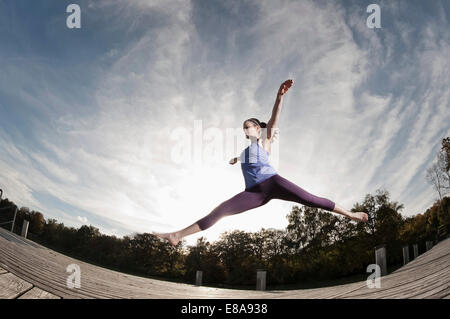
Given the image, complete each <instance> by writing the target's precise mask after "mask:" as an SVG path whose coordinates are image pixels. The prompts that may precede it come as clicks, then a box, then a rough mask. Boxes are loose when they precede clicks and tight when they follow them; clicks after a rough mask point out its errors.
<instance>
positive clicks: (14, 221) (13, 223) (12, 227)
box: [11, 207, 17, 233]
mask: <svg viewBox="0 0 450 319" xmlns="http://www.w3.org/2000/svg"><path fill="white" fill-rule="evenodd" d="M16 215H17V207H16V209H15V210H14V218H13V222H12V225H11V233H13V232H14V225H15V224H16Z"/></svg>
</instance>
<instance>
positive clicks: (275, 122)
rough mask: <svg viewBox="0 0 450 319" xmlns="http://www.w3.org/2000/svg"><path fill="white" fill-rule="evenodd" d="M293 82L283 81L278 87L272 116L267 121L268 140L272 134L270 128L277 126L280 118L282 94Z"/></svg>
mask: <svg viewBox="0 0 450 319" xmlns="http://www.w3.org/2000/svg"><path fill="white" fill-rule="evenodd" d="M293 84H294V81H293V80H287V81H284V82H283V83H282V84H281V86H280V88H279V89H278V93H277V98H276V100H275V105H274V106H273V110H272V116H271V117H270V120H269V122H267V139H268V140H270V139H271V138H272V136H273V134H272V128H275V127H277V125H278V119H279V118H280V112H281V107H282V106H283V95H284V94H285V93H286V92H287V91H288V90H289V88H290V87H291V86H292V85H293Z"/></svg>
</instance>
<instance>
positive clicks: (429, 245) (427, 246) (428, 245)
mask: <svg viewBox="0 0 450 319" xmlns="http://www.w3.org/2000/svg"><path fill="white" fill-rule="evenodd" d="M425 246H426V248H427V251H429V250H430V249H431V248H432V247H433V242H432V241H427V242H425Z"/></svg>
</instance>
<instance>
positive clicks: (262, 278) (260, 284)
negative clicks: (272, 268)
mask: <svg viewBox="0 0 450 319" xmlns="http://www.w3.org/2000/svg"><path fill="white" fill-rule="evenodd" d="M266 273H267V272H266V271H264V270H262V269H257V270H256V290H266Z"/></svg>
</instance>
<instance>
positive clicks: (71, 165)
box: [0, 0, 450, 243]
mask: <svg viewBox="0 0 450 319" xmlns="http://www.w3.org/2000/svg"><path fill="white" fill-rule="evenodd" d="M398 3H400V4H398ZM402 3H403V2H401V1H400V2H396V3H392V2H391V1H387V2H381V7H382V10H384V11H383V15H382V17H383V23H382V28H381V29H379V30H372V29H369V28H367V26H366V25H365V20H366V17H367V13H366V12H365V7H363V6H361V5H360V4H359V3H358V2H336V3H318V2H315V1H282V3H281V4H280V3H277V2H273V1H242V2H233V3H231V2H223V1H222V2H221V1H208V2H203V1H191V2H188V1H171V2H170V5H167V3H166V2H165V1H151V2H149V1H132V2H130V1H122V0H117V1H87V2H85V3H84V4H87V5H86V6H84V4H83V3H82V4H81V7H82V9H83V8H84V9H83V10H85V12H87V13H86V15H85V19H86V21H85V23H83V28H82V30H80V31H81V32H80V33H79V34H78V35H75V33H67V30H65V29H64V28H61V30H58V29H55V30H56V31H54V32H55V33H52V34H51V35H52V36H56V33H58V34H59V35H60V36H61V37H64V39H65V40H64V41H65V42H64V44H63V45H64V48H65V47H67V46H71V45H73V44H71V43H70V39H72V40H75V39H76V41H78V42H77V43H78V45H79V46H80V47H79V50H82V49H83V48H84V45H85V46H86V47H88V44H89V48H90V50H88V51H86V53H84V54H82V51H77V53H76V54H75V53H71V51H70V50H68V49H67V48H66V49H64V50H63V48H61V50H60V51H57V52H56V53H54V54H55V55H56V58H55V59H53V60H51V59H49V58H48V57H47V56H45V54H43V53H42V52H40V51H39V53H35V54H34V55H33V54H32V53H33V51H31V52H28V55H29V56H30V57H32V58H29V59H24V60H12V59H10V58H8V59H7V60H5V61H7V64H6V65H7V66H6V67H5V72H3V73H2V76H1V77H0V91H1V94H2V98H0V112H1V115H2V116H1V118H0V124H1V126H2V127H3V128H0V149H1V151H0V180H1V184H2V187H3V188H4V189H5V191H6V192H7V193H8V194H9V196H10V197H11V199H14V200H15V201H16V202H18V203H20V204H22V205H26V206H31V207H30V208H33V209H37V208H38V209H40V210H42V211H43V212H44V213H45V212H48V214H49V215H51V216H59V218H61V219H62V221H66V222H67V223H69V224H71V225H77V226H79V225H81V224H80V223H81V222H83V223H84V221H86V222H89V223H93V224H94V225H95V226H96V227H99V228H100V229H104V230H105V231H107V232H108V233H110V234H116V235H125V234H130V233H132V232H143V231H151V230H167V231H169V230H175V229H177V228H180V227H184V226H187V225H189V224H191V223H193V222H195V221H196V220H197V219H199V218H201V217H203V216H204V215H206V214H207V213H209V211H211V210H212V209H213V208H215V207H216V206H217V205H218V204H220V202H222V201H224V200H226V199H228V198H229V197H231V196H233V195H234V194H236V193H237V192H240V191H242V190H243V187H244V183H243V179H242V176H241V172H240V169H239V168H237V167H235V166H229V165H227V162H228V159H229V158H227V156H232V155H235V154H230V152H229V151H228V150H227V151H224V152H223V154H224V156H223V157H224V158H223V163H222V164H220V163H219V162H217V161H215V162H214V161H212V162H206V161H205V162H203V163H202V166H201V167H199V166H198V165H195V163H194V162H193V160H192V158H189V157H188V158H187V160H186V161H185V162H182V163H174V161H173V160H172V151H173V148H174V147H175V146H176V145H177V142H179V141H177V140H176V139H174V135H173V132H174V131H175V130H176V129H177V128H180V127H184V128H186V129H187V132H190V133H191V134H189V135H190V136H189V138H188V139H186V141H191V142H192V143H194V140H195V139H194V136H193V134H194V127H193V126H194V121H195V120H201V121H202V125H203V134H204V132H205V131H206V130H207V129H208V128H218V129H219V132H220V131H222V132H223V133H224V134H225V129H226V128H235V129H236V130H237V131H238V132H239V128H240V127H241V124H242V121H243V120H244V119H245V118H248V117H251V116H255V117H259V118H261V119H262V120H268V118H269V116H270V112H271V108H272V106H273V103H274V99H275V93H276V90H277V89H278V86H279V85H280V83H281V82H282V81H283V80H285V79H287V78H293V79H294V80H295V85H294V87H293V88H292V89H291V90H290V91H289V93H288V95H287V96H286V97H285V100H284V108H283V110H282V115H281V120H280V138H279V142H278V143H279V150H280V157H279V166H278V169H279V173H280V174H281V175H282V176H284V177H286V178H288V179H289V180H291V181H293V182H295V183H296V184H298V185H299V186H301V187H303V188H305V189H306V190H308V191H310V192H312V193H314V194H317V195H319V196H323V197H327V198H330V199H332V200H334V201H336V202H338V203H340V204H341V205H343V206H346V207H348V208H351V205H353V204H354V203H356V202H361V201H362V200H363V198H364V195H365V194H367V193H373V192H374V191H375V190H376V189H377V188H379V187H384V188H386V189H387V190H388V191H390V192H391V194H392V199H393V200H395V201H398V202H400V203H404V204H405V210H404V211H403V213H404V214H406V215H410V214H415V213H418V212H420V211H421V210H424V209H425V208H426V207H428V206H429V205H430V204H431V203H432V201H433V200H434V194H433V190H432V188H431V187H427V184H426V180H425V177H424V167H426V166H427V164H429V163H431V161H432V160H434V153H435V152H436V151H437V147H438V144H439V143H440V139H441V138H442V137H444V136H446V135H447V136H448V135H449V134H450V125H449V124H448V123H450V118H449V116H450V112H448V111H449V90H448V87H449V84H450V79H449V74H450V72H449V71H450V70H449V66H450V65H449V63H450V61H449V59H448V57H449V56H450V52H449V51H450V50H449V43H450V41H449V35H448V32H447V31H446V30H448V20H447V16H446V14H445V12H448V11H446V10H441V11H439V10H438V9H439V8H437V9H436V8H435V6H438V7H439V6H442V4H439V1H436V4H433V5H430V6H432V7H433V8H434V9H435V10H437V11H439V12H443V13H440V15H438V16H432V15H430V14H428V15H427V14H423V15H422V16H421V18H420V19H421V20H420V21H416V20H410V19H409V18H407V13H408V12H409V13H414V12H415V11H417V10H420V7H419V5H418V4H411V5H410V6H407V5H406V4H404V3H403V5H402ZM405 10H406V13H405ZM119 17H120V19H119ZM58 19H59V18H58ZM58 19H56V18H55V19H53V20H50V22H49V23H52V26H55V25H57V23H58V21H59V20H58ZM85 26H86V27H85ZM94 26H95V30H96V31H95V32H96V34H99V35H101V39H100V38H99V39H98V40H97V42H98V43H96V42H95V40H94V33H93V32H94V31H93V29H91V28H92V27H94ZM29 32H32V31H29ZM417 34H419V36H417ZM30 35H33V34H32V33H30V34H28V36H29V40H30V41H31V40H32V36H30ZM17 37H21V39H22V40H21V41H23V39H25V40H27V35H26V34H22V33H21V34H18V35H17ZM75 37H79V38H75ZM80 39H82V40H80ZM8 41H10V43H9V46H10V47H14V46H16V50H17V51H18V50H19V49H20V47H19V46H18V44H17V43H16V39H15V38H14V37H13V38H9V40H8ZM66 41H67V42H66ZM83 43H84V44H83ZM31 47H33V45H31ZM58 54H59V55H58ZM6 56H7V54H6V52H3V53H2V49H0V59H6ZM52 61H53V62H52ZM54 61H61V62H62V63H61V64H58V63H56V62H54ZM64 61H73V64H72V65H69V66H65V64H64ZM2 65H5V64H4V63H3V64H2ZM243 137H244V136H243V134H242V138H243ZM203 144H204V145H203V146H204V150H205V149H207V147H208V141H203ZM193 146H195V147H198V145H195V144H193ZM225 148H226V146H225V145H224V150H225ZM193 151H194V150H192V152H193ZM37 193H48V194H50V195H51V196H52V197H53V198H57V199H58V202H57V201H56V200H48V201H46V202H45V205H44V204H43V199H41V198H40V197H39V196H38V195H37ZM59 201H60V202H59ZM61 203H65V204H66V205H68V206H67V207H66V209H67V210H68V211H66V212H64V215H62V212H63V211H64V208H63V207H61V205H62V204H61ZM292 205H293V203H287V202H281V201H273V202H271V203H269V204H267V205H266V206H264V207H261V208H259V209H258V210H254V211H251V212H248V213H245V214H240V215H236V216H233V217H229V218H227V219H224V220H223V221H221V222H219V223H218V224H217V225H215V226H214V227H213V228H212V229H209V230H208V231H207V232H205V233H200V234H198V236H192V237H190V238H187V239H188V242H190V243H192V242H194V240H195V239H196V238H197V237H199V236H203V235H206V236H207V237H208V238H210V239H211V240H213V239H215V238H217V235H218V234H219V233H220V232H222V231H224V230H227V229H230V228H236V227H238V228H240V229H244V230H257V229H259V228H260V227H266V228H268V227H278V228H281V227H284V226H285V225H286V223H287V222H286V219H285V215H286V214H287V213H288V211H289V207H290V206H292ZM77 210H79V211H77ZM255 218H257V219H258V223H255V222H254V220H255Z"/></svg>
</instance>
